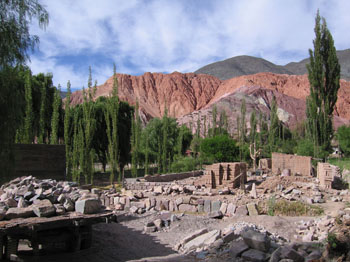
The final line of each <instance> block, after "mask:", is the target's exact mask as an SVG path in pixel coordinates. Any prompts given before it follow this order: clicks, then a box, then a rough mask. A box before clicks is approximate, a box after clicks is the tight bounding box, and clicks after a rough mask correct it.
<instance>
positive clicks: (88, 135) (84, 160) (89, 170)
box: [80, 67, 96, 184]
mask: <svg viewBox="0 0 350 262" xmlns="http://www.w3.org/2000/svg"><path fill="white" fill-rule="evenodd" d="M95 92H96V82H95V85H94V86H92V76H91V67H89V80H88V89H87V91H86V90H85V88H83V97H84V103H83V130H82V133H83V140H84V143H83V144H84V147H83V148H82V149H83V150H82V154H83V155H82V157H81V162H80V166H82V171H83V174H84V176H85V183H91V184H92V183H93V171H94V170H93V159H92V157H93V154H92V153H91V152H92V150H93V147H92V142H93V137H94V133H95V128H96V120H95V109H94V104H93V97H94V96H95Z"/></svg>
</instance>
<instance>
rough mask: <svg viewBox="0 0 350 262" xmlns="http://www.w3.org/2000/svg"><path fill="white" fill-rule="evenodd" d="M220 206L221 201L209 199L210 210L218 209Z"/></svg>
mask: <svg viewBox="0 0 350 262" xmlns="http://www.w3.org/2000/svg"><path fill="white" fill-rule="evenodd" d="M220 207H221V201H220V200H214V201H211V212H216V211H219V210H220Z"/></svg>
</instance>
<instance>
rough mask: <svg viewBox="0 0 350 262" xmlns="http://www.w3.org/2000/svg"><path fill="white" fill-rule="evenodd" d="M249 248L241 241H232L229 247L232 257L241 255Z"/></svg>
mask: <svg viewBox="0 0 350 262" xmlns="http://www.w3.org/2000/svg"><path fill="white" fill-rule="evenodd" d="M248 249H249V247H248V245H247V244H246V243H245V242H244V241H243V240H239V241H233V242H232V243H231V247H230V251H229V252H230V254H231V256H232V258H236V257H239V256H241V255H242V253H243V252H245V251H247V250H248Z"/></svg>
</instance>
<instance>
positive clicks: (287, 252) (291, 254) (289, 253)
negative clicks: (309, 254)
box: [281, 246, 304, 262]
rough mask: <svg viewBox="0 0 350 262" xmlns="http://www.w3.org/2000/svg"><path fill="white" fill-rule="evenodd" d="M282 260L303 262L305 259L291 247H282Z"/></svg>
mask: <svg viewBox="0 0 350 262" xmlns="http://www.w3.org/2000/svg"><path fill="white" fill-rule="evenodd" d="M281 258H287V259H292V260H293V261H295V262H303V261H304V257H303V256H302V255H300V254H299V253H298V252H297V251H296V250H294V249H293V248H291V247H289V246H285V247H282V249H281Z"/></svg>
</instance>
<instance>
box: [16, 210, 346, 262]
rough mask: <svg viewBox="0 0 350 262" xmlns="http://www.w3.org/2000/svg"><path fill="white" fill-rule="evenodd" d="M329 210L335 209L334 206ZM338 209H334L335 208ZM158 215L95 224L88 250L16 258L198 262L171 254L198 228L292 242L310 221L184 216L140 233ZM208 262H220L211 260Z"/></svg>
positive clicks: (23, 253)
mask: <svg viewBox="0 0 350 262" xmlns="http://www.w3.org/2000/svg"><path fill="white" fill-rule="evenodd" d="M339 204H341V203H339ZM331 208H333V209H334V206H332V207H331ZM338 208H340V207H339V206H338V207H336V209H338ZM158 214H159V213H157V212H155V213H147V214H143V215H132V216H131V215H128V214H125V213H124V214H120V215H119V223H113V224H97V225H95V226H94V228H93V245H92V247H91V248H90V249H87V250H82V251H78V252H75V253H68V252H66V251H63V250H59V249H56V250H51V251H46V252H44V251H42V252H41V253H40V254H39V255H38V256H33V254H32V252H31V251H23V246H20V249H22V251H20V252H19V257H20V258H22V259H24V261H30V262H32V261H43V262H44V261H45V262H49V261H52V262H58V261H76V262H80V261H81V262H83V261H84V262H90V261H91V262H102V261H103V262H112V261H113V262H118V261H135V262H136V261H138V262H141V261H144V262H145V261H148V262H151V261H152V262H156V261H168V262H171V261H174V262H175V261H201V260H198V259H196V258H194V257H184V256H182V255H180V254H178V253H177V252H176V251H174V250H173V249H172V247H174V245H176V244H177V243H179V242H180V241H181V240H182V239H183V238H184V237H186V236H187V235H189V234H190V233H191V232H194V231H196V230H198V229H201V228H208V229H209V230H210V229H224V228H225V227H228V226H229V225H231V224H234V223H236V222H241V221H244V222H248V223H253V224H257V225H260V226H263V227H264V228H265V229H266V230H268V231H270V232H272V233H277V234H278V235H280V236H282V237H284V238H287V239H290V240H293V236H294V234H295V222H297V221H300V220H304V221H307V220H310V219H312V218H310V217H279V216H274V217H271V216H244V217H229V218H224V219H222V220H217V219H209V218H207V217H206V216H202V215H191V214H189V215H187V214H186V215H184V216H182V217H181V218H180V220H179V221H175V222H173V223H172V224H171V226H170V227H169V228H166V229H165V230H163V231H161V232H155V233H151V234H145V233H143V227H144V226H145V224H146V223H147V222H149V221H153V220H154V219H155V218H156V216H157V215H158ZM178 215H180V214H178ZM150 257H152V258H150ZM155 257H156V258H155ZM211 261H222V260H216V259H214V260H211Z"/></svg>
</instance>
